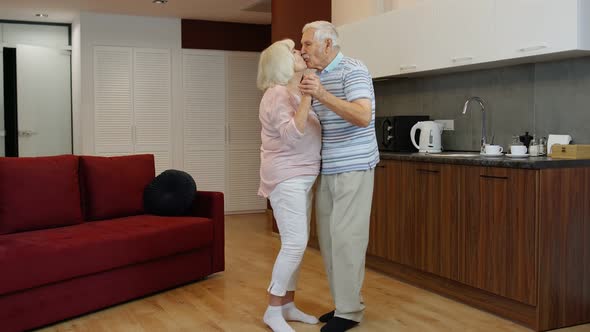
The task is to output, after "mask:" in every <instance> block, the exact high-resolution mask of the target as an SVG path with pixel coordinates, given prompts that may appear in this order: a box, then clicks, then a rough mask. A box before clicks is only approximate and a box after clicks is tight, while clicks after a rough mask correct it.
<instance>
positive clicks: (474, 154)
mask: <svg viewBox="0 0 590 332" xmlns="http://www.w3.org/2000/svg"><path fill="white" fill-rule="evenodd" d="M425 155H427V156H429V157H458V158H475V157H479V156H480V155H479V152H442V153H427V154H425Z"/></svg>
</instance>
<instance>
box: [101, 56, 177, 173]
mask: <svg viewBox="0 0 590 332" xmlns="http://www.w3.org/2000/svg"><path fill="white" fill-rule="evenodd" d="M171 90H172V89H171V55H170V50H166V49H142V48H132V47H111V46H96V47H95V48H94V144H95V153H96V154H97V155H109V156H113V155H127V154H140V153H151V154H154V156H155V159H156V172H157V173H158V174H159V173H161V172H162V171H164V170H166V169H169V168H171V167H172V162H171V153H172V139H171V136H172V95H171Z"/></svg>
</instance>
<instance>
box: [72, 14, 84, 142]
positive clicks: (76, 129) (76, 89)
mask: <svg viewBox="0 0 590 332" xmlns="http://www.w3.org/2000/svg"><path fill="white" fill-rule="evenodd" d="M81 35H82V32H81V26H80V17H76V18H75V19H74V21H73V22H72V137H73V142H72V144H73V148H74V154H82V134H81V131H80V130H81V128H80V127H81V126H80V124H81V114H80V112H81V109H82V53H81V52H82V47H81Z"/></svg>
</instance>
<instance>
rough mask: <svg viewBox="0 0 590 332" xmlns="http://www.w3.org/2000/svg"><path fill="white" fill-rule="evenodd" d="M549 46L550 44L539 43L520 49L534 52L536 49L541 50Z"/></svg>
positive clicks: (524, 51)
mask: <svg viewBox="0 0 590 332" xmlns="http://www.w3.org/2000/svg"><path fill="white" fill-rule="evenodd" d="M547 47H549V46H547V44H539V45H534V46H528V47H523V48H519V49H518V51H520V52H523V53H526V52H534V51H540V50H542V49H545V48H547Z"/></svg>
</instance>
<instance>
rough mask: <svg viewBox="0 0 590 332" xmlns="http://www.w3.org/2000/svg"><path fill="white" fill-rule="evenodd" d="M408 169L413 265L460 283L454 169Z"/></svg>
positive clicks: (433, 166)
mask: <svg viewBox="0 0 590 332" xmlns="http://www.w3.org/2000/svg"><path fill="white" fill-rule="evenodd" d="M408 167H409V171H408V173H409V179H410V181H411V185H410V188H411V189H410V190H409V191H410V192H411V196H410V197H409V198H410V199H411V204H410V209H411V210H410V211H409V213H407V214H406V219H407V220H406V223H407V222H411V223H412V224H413V225H414V227H413V234H412V236H413V238H414V241H415V245H414V248H413V257H412V261H413V262H411V263H413V264H412V265H413V266H414V267H415V268H417V269H419V270H422V271H425V272H429V273H433V274H436V275H439V276H442V277H445V278H449V279H456V278H457V271H458V264H457V263H458V262H457V254H458V251H457V249H458V247H457V244H458V228H457V227H458V223H457V208H458V205H457V194H458V193H457V188H456V180H455V174H454V169H453V168H454V167H453V166H452V165H446V164H431V163H411V164H409V166H408ZM408 217H410V218H408ZM402 263H406V262H403V261H402Z"/></svg>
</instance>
